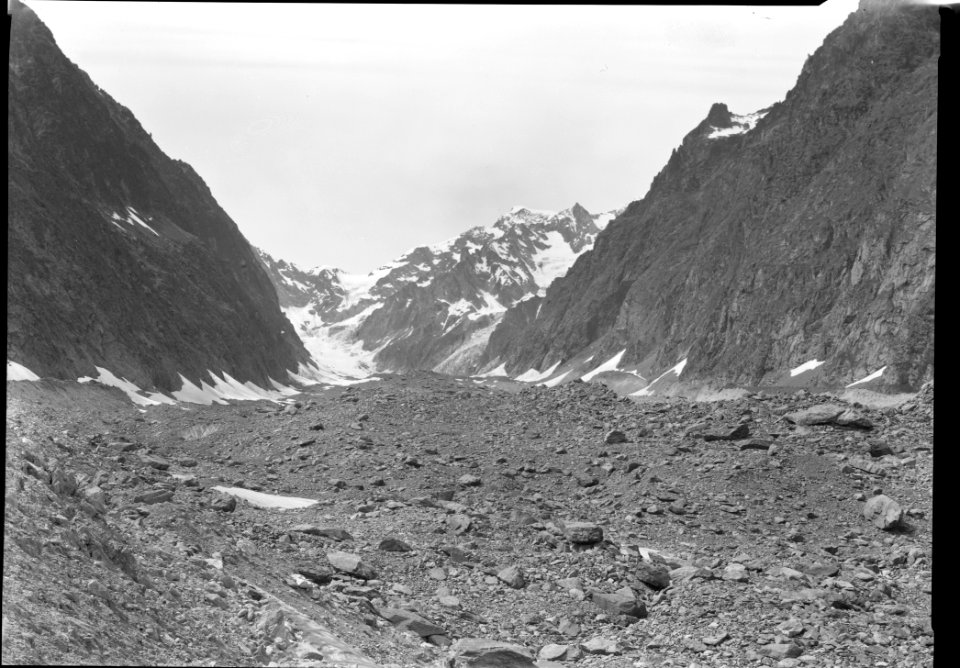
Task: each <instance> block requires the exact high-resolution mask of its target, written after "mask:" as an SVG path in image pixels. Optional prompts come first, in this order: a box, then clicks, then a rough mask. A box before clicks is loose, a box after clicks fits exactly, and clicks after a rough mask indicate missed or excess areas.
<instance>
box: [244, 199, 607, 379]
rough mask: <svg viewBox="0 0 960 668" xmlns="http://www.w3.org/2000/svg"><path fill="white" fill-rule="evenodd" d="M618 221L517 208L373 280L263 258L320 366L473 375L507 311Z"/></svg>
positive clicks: (422, 250)
mask: <svg viewBox="0 0 960 668" xmlns="http://www.w3.org/2000/svg"><path fill="white" fill-rule="evenodd" d="M615 215H616V212H611V213H607V214H599V215H593V214H590V213H589V212H588V211H587V210H586V209H584V208H583V207H582V206H580V205H579V204H575V205H574V206H572V207H571V208H569V209H566V210H564V211H561V212H559V213H553V212H546V211H537V210H531V209H527V208H524V207H514V209H513V210H511V211H510V212H509V213H508V214H506V215H504V216H501V217H500V218H499V219H498V220H497V221H496V222H495V223H494V224H493V225H492V226H490V227H475V228H472V229H470V230H467V231H466V232H464V233H463V234H461V235H459V236H457V237H455V238H453V239H451V240H448V241H445V242H442V243H439V244H435V245H432V246H421V247H417V248H414V249H412V250H411V251H409V252H408V253H406V254H404V255H403V256H401V257H400V258H398V259H397V260H395V261H394V262H391V263H388V264H386V265H384V266H382V267H380V268H378V269H377V270H376V271H374V272H371V273H370V274H368V275H366V276H358V275H351V274H347V273H345V272H342V271H341V270H338V269H334V268H329V267H318V268H314V269H310V270H303V269H301V268H299V267H297V266H295V265H292V264H290V263H288V262H285V261H282V260H275V259H274V258H272V257H270V256H269V255H268V254H267V253H265V252H263V251H259V256H260V259H261V261H262V262H263V264H264V266H265V267H266V269H267V272H268V274H269V275H270V277H271V279H272V280H273V283H274V285H275V286H276V289H277V294H278V295H279V298H280V303H281V305H282V306H283V307H284V310H285V312H286V314H287V316H288V317H289V318H290V320H291V321H293V322H294V323H296V325H297V327H298V332H299V334H300V336H301V337H302V338H303V340H304V341H305V343H306V345H307V347H308V349H310V350H311V352H312V353H313V355H314V359H315V360H316V361H317V363H318V364H319V365H320V366H324V365H325V364H328V365H329V367H330V368H331V369H333V368H339V369H341V370H345V371H346V373H348V374H349V373H353V374H361V375H362V374H363V373H365V372H371V371H373V370H376V369H386V370H393V371H397V370H406V369H422V368H430V369H436V370H438V371H445V372H448V373H465V372H469V371H472V370H474V365H473V362H474V360H475V359H476V357H477V356H478V355H479V354H480V353H481V352H482V350H483V347H484V345H485V344H486V338H487V336H488V335H489V333H490V331H492V327H493V326H494V325H495V324H496V323H497V322H498V321H499V319H500V317H501V316H502V314H503V312H504V311H506V310H507V308H509V307H511V306H514V305H516V304H518V303H521V302H523V301H524V300H525V299H528V298H531V297H535V296H537V295H542V294H543V293H544V291H545V290H546V288H547V286H548V285H549V284H550V283H551V282H552V281H553V280H554V279H555V278H556V277H557V276H559V275H562V274H563V272H564V271H566V269H567V268H568V267H569V266H570V264H572V262H573V261H574V259H575V258H576V257H578V256H579V255H581V254H582V253H584V252H586V251H587V250H588V249H589V248H590V247H591V246H592V244H593V241H594V239H595V238H596V236H597V234H598V233H599V232H600V230H601V229H602V228H603V227H604V226H605V225H606V224H607V222H608V221H609V220H610V219H612V218H614V217H615Z"/></svg>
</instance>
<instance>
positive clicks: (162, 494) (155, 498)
mask: <svg viewBox="0 0 960 668" xmlns="http://www.w3.org/2000/svg"><path fill="white" fill-rule="evenodd" d="M172 498H173V492H172V491H171V490H169V489H153V490H150V491H149V492H144V493H142V494H137V495H136V496H134V497H133V501H134V503H145V504H147V505H152V504H154V503H164V502H166V501H169V500H170V499H172Z"/></svg>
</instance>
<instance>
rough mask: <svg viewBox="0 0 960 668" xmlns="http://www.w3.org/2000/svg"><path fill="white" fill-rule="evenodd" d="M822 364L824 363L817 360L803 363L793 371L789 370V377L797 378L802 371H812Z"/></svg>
mask: <svg viewBox="0 0 960 668" xmlns="http://www.w3.org/2000/svg"><path fill="white" fill-rule="evenodd" d="M822 364H824V362H820V361H819V360H815V359H813V360H810V361H809V362H804V363H803V364H801V365H800V366H798V367H796V368H794V369H790V376H791V377H793V376H799V375H800V374H801V373H803V372H804V371H812V370H813V369H816V368H817V367H818V366H821V365H822Z"/></svg>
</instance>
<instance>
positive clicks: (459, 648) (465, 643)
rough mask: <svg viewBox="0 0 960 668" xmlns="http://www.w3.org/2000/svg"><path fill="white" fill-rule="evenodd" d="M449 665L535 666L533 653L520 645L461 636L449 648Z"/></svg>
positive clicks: (473, 667)
mask: <svg viewBox="0 0 960 668" xmlns="http://www.w3.org/2000/svg"><path fill="white" fill-rule="evenodd" d="M450 659H451V661H450V665H452V666H453V667H454V668H467V667H469V668H535V667H536V665H537V664H536V663H534V660H533V655H532V654H531V652H530V650H528V649H527V648H526V647H523V646H522V645H514V644H512V643H507V642H501V641H499V640H485V639H482V638H462V639H460V640H458V641H457V642H455V643H454V644H453V646H452V647H451V648H450Z"/></svg>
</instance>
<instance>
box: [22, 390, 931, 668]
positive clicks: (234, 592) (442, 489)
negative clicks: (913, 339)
mask: <svg viewBox="0 0 960 668" xmlns="http://www.w3.org/2000/svg"><path fill="white" fill-rule="evenodd" d="M932 397H933V388H932V386H929V387H926V388H924V390H923V391H922V392H921V393H920V394H919V395H917V396H915V397H914V398H912V399H910V400H909V401H906V402H903V403H901V404H900V405H898V406H891V407H887V408H884V409H878V410H875V409H870V408H867V407H865V406H861V405H858V404H847V403H842V402H841V403H840V404H839V406H838V409H834V410H835V412H832V413H831V411H830V409H829V408H828V409H827V413H826V417H823V415H821V420H822V421H823V424H809V421H810V420H812V421H813V422H816V421H817V419H815V418H813V417H811V415H812V413H811V409H812V408H815V407H817V406H822V405H823V404H833V405H837V404H838V400H837V399H836V397H834V396H828V395H811V394H810V393H808V392H805V391H803V390H801V391H799V392H797V393H795V394H789V395H788V394H780V395H777V394H772V395H771V394H764V393H762V392H760V393H751V394H750V395H749V396H746V397H743V398H741V399H736V400H732V401H717V402H711V403H704V402H690V401H687V400H684V399H679V398H675V399H663V398H660V399H647V400H640V399H638V400H629V399H619V398H617V397H616V395H614V394H613V393H612V392H610V391H609V390H607V389H606V388H603V387H602V386H599V385H595V384H589V383H582V382H575V383H571V384H565V385H561V386H558V387H555V388H524V389H520V390H517V389H516V388H514V389H513V390H512V391H506V390H503V389H492V388H490V387H486V386H483V385H481V384H479V383H477V382H475V381H474V380H470V379H457V378H451V377H447V376H442V375H438V374H433V373H427V372H414V373H410V374H405V375H401V376H395V375H390V376H387V377H385V378H384V379H383V380H381V381H377V382H370V383H363V384H360V385H356V386H350V387H341V388H329V389H313V390H308V391H306V392H304V393H303V394H301V395H299V396H297V397H296V398H295V400H294V401H290V402H289V403H281V404H277V403H271V402H242V403H235V404H233V405H230V406H216V405H214V406H208V407H203V406H191V407H189V408H187V406H185V405H184V406H168V405H163V406H150V407H147V408H146V409H145V410H146V412H145V413H140V412H139V411H138V410H137V409H136V408H135V407H133V406H132V405H131V404H130V403H129V402H128V400H127V399H126V397H124V396H123V395H122V394H121V393H120V392H119V391H117V390H115V389H110V388H97V387H93V386H78V385H76V384H72V383H61V382H59V381H52V380H45V381H39V382H29V381H26V382H12V383H8V412H7V434H6V439H7V440H6V446H7V467H6V497H5V527H6V528H5V558H4V582H5V586H4V593H3V597H4V600H3V610H4V613H3V614H4V641H3V660H4V663H45V662H50V661H55V662H64V661H66V662H71V663H72V662H75V663H80V664H83V663H135V664H143V665H150V664H154V665H155V664H158V663H160V664H170V663H174V664H178V665H227V664H229V665H304V666H309V665H315V666H438V667H439V666H448V665H456V666H461V665H463V666H466V665H476V666H480V665H501V666H528V665H529V666H533V665H535V664H534V661H537V663H536V665H538V666H542V667H546V666H564V665H577V666H670V665H683V666H687V665H691V664H696V665H700V666H757V665H771V666H773V665H776V666H781V667H788V666H804V665H817V666H836V667H840V666H844V667H845V666H877V665H889V666H900V665H911V666H923V665H932V664H931V661H932V645H933V637H932V629H931V627H930V584H931V580H930V574H931V569H932V556H931V521H932V507H931V473H932V455H933V451H932V449H933V446H932V428H931V427H932ZM820 410H821V412H822V409H820ZM804 411H806V413H807V414H806V417H804V414H803V413H804ZM842 411H847V413H844V416H845V417H843V418H842V419H841V418H837V415H839V414H840V413H841V412H842ZM804 423H806V424H804ZM843 425H847V426H843ZM235 488H241V489H244V490H251V491H253V492H258V493H260V494H261V495H263V496H262V497H260V498H257V497H255V496H254V497H253V499H254V501H253V502H249V501H247V500H245V499H244V498H237V497H235V496H232V495H231V493H230V492H231V491H232V490H233V489H235ZM881 492H882V494H883V495H884V496H885V497H889V498H890V499H892V500H893V502H895V503H897V504H899V511H898V513H897V517H896V519H898V520H899V523H894V526H892V527H890V528H888V529H885V530H884V529H881V528H879V527H878V526H877V525H875V524H874V523H873V522H872V521H871V520H870V518H868V517H866V516H865V515H864V509H865V507H866V505H867V502H868V501H870V499H873V498H875V497H877V496H878V495H880V494H881ZM234 493H238V492H234ZM268 495H277V496H279V497H283V498H284V499H286V498H287V497H294V498H295V499H306V500H309V501H310V502H313V503H311V504H310V505H309V506H307V507H300V508H297V507H293V508H288V509H278V508H270V507H260V506H258V505H257V502H258V501H259V502H262V501H264V500H267V501H270V500H275V499H274V497H273V496H268ZM245 496H246V497H247V498H251V495H250V494H246V495H245ZM280 501H281V502H282V501H283V499H280ZM293 505H296V504H293ZM580 523H586V524H580ZM342 553H346V555H344V554H342ZM494 641H495V642H494ZM497 643H502V644H505V645H506V646H505V647H501V646H500V645H498V644H497ZM498 648H499V649H498ZM471 652H478V653H479V654H471ZM497 652H500V654H499V655H498V654H497ZM495 655H496V656H500V659H496V660H497V661H501V662H500V663H493V661H494V659H493V658H490V657H493V656H495ZM484 656H487V659H483V658H482V657H484ZM478 657H479V658H478ZM504 657H506V658H504ZM471 661H473V663H471ZM484 661H487V662H486V663H485V662H484Z"/></svg>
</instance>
